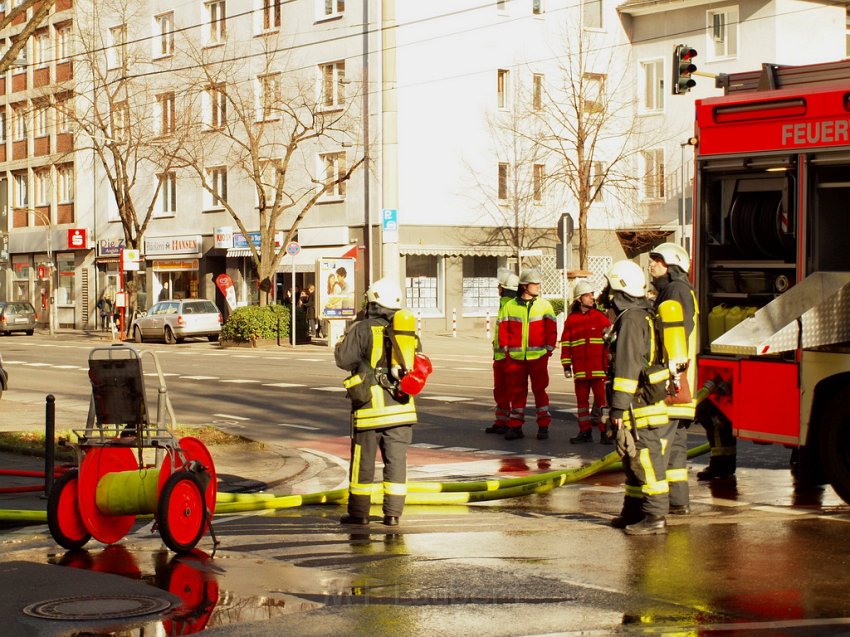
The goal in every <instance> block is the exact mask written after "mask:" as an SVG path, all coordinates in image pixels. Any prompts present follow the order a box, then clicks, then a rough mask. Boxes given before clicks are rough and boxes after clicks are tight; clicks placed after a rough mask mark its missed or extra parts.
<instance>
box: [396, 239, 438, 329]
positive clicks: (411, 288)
mask: <svg viewBox="0 0 850 637" xmlns="http://www.w3.org/2000/svg"><path fill="white" fill-rule="evenodd" d="M404 260H405V277H404V291H405V300H406V303H405V307H408V308H410V309H411V310H414V311H417V310H423V314H430V315H432V316H433V315H435V314H439V310H440V298H439V290H440V287H439V285H440V262H441V258H440V257H436V256H427V255H419V254H409V255H407V257H405V259H404Z"/></svg>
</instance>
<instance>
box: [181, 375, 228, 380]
mask: <svg viewBox="0 0 850 637" xmlns="http://www.w3.org/2000/svg"><path fill="white" fill-rule="evenodd" d="M180 378H185V379H187V380H218V379H219V376H181V377H180Z"/></svg>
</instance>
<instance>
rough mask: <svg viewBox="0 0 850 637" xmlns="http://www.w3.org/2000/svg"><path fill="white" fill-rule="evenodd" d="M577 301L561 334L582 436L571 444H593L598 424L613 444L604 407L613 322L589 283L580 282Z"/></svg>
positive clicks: (563, 362) (605, 439)
mask: <svg viewBox="0 0 850 637" xmlns="http://www.w3.org/2000/svg"><path fill="white" fill-rule="evenodd" d="M573 299H574V301H573V305H572V308H570V313H569V315H567V319H566V320H565V321H564V329H563V331H562V332H561V365H563V367H564V376H565V377H566V378H567V379H568V380H569V379H570V378H572V379H573V380H574V384H575V392H576V403H577V406H578V435H577V436H575V437H574V438H570V442H571V443H572V444H579V443H583V442H593V433H592V431H593V427H594V425H595V426H596V427H597V428H598V429H599V441H600V442H602V443H603V444H611V439H610V437H608V436H606V432H605V423H604V421H603V420H602V408H603V407H605V406H606V403H605V372H606V371H607V369H608V348H607V347H606V346H605V342H604V339H603V335H604V332H605V330H606V329H607V328H608V326H609V325H611V321H610V320H608V317H607V316H606V315H605V313H604V312H601V311H600V310H599V309H597V307H596V299H595V298H594V297H593V288H592V287H591V286H590V283H588V282H587V281H579V282H578V283H576V286H575V289H574V290H573ZM591 392H593V410H592V411H591V409H590V393H591Z"/></svg>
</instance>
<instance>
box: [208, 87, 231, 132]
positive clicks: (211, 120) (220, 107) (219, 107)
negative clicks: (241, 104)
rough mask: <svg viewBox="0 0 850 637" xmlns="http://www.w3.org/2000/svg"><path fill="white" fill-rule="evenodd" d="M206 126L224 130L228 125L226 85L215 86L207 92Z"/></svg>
mask: <svg viewBox="0 0 850 637" xmlns="http://www.w3.org/2000/svg"><path fill="white" fill-rule="evenodd" d="M205 95H206V98H205V99H206V104H205V108H204V112H205V113H206V124H207V126H209V127H210V128H216V129H218V128H223V127H224V125H225V124H226V123H227V89H226V87H225V85H224V84H223V83H222V84H213V85H212V86H210V87H209V88H207V90H206V93H205Z"/></svg>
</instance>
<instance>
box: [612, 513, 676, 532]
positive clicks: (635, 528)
mask: <svg viewBox="0 0 850 637" xmlns="http://www.w3.org/2000/svg"><path fill="white" fill-rule="evenodd" d="M623 531H625V533H626V535H664V534H666V533H667V520H666V519H665V518H663V517H658V516H655V515H647V516H646V517H644V518H643V520H641V521H640V522H636V523H635V524H630V525H628V526H627V527H626V528H625V529H623Z"/></svg>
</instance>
